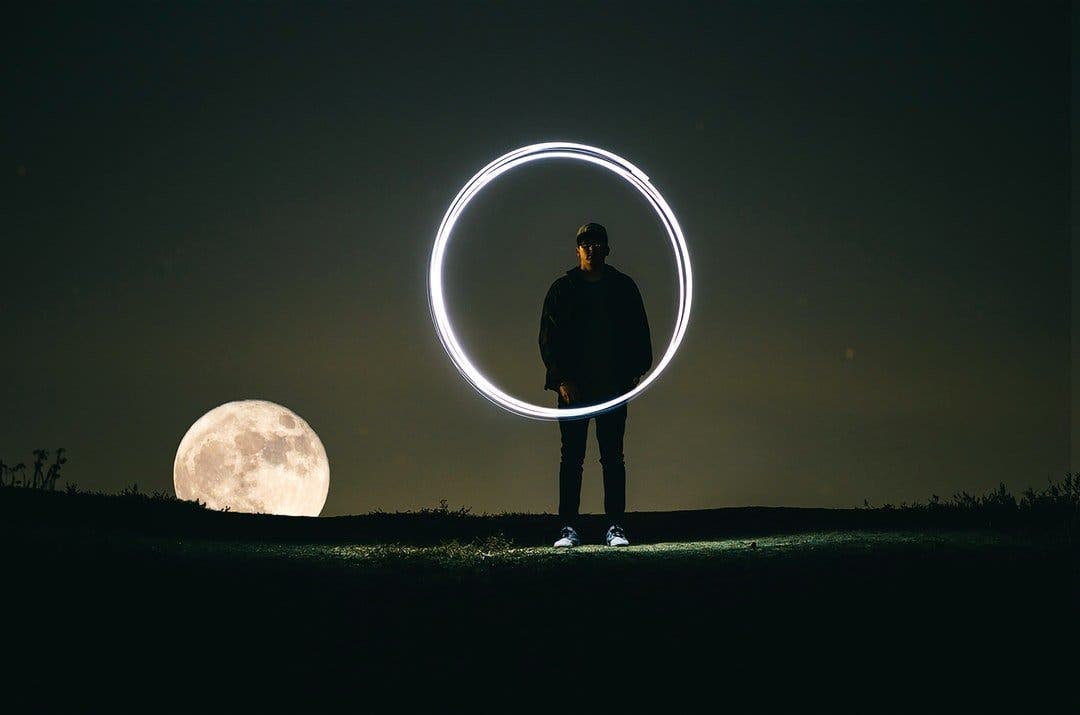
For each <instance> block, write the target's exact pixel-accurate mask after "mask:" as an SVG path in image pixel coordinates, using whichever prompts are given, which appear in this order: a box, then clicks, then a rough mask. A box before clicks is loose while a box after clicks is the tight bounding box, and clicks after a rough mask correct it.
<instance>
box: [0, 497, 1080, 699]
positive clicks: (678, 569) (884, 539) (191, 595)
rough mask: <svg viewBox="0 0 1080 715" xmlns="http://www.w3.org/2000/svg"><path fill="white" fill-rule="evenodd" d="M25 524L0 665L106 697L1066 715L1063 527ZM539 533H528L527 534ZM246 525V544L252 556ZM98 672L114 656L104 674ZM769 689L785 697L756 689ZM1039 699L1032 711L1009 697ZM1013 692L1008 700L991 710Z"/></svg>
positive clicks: (33, 517)
mask: <svg viewBox="0 0 1080 715" xmlns="http://www.w3.org/2000/svg"><path fill="white" fill-rule="evenodd" d="M27 503H29V502H21V503H20V506H19V509H14V508H7V511H4V509H5V507H3V505H0V515H2V516H4V517H5V518H4V520H3V521H2V522H0V539H2V544H3V545H2V546H0V554H2V556H3V562H2V563H3V567H4V575H5V577H6V578H5V580H4V582H5V585H4V586H3V587H2V588H0V593H2V594H3V595H2V596H0V605H2V607H3V612H4V613H7V614H9V619H8V622H7V623H8V624H7V627H6V629H5V632H4V636H5V640H4V642H5V644H6V646H7V649H8V652H9V653H17V654H18V659H19V661H20V662H45V663H49V662H56V661H58V660H62V661H63V663H64V664H65V668H67V669H68V672H78V673H83V674H86V675H93V677H94V678H96V679H97V680H98V681H99V682H101V681H102V680H104V682H108V681H109V679H110V678H113V679H115V678H117V677H120V678H122V679H128V680H138V681H139V682H155V680H156V679H164V680H165V681H168V682H170V683H175V682H177V681H178V680H179V682H188V681H187V680H185V679H186V678H190V679H191V682H193V683H199V682H200V681H202V680H205V678H207V677H211V676H212V677H215V678H222V679H224V680H225V681H227V682H243V683H250V682H251V678H253V677H258V678H260V679H261V680H260V682H262V681H264V680H265V679H266V678H268V677H269V674H270V673H275V674H276V673H278V672H279V670H280V669H281V667H282V665H283V664H285V663H287V664H288V665H289V667H288V668H286V670H288V671H289V675H288V676H284V675H277V676H275V677H287V678H288V679H289V680H288V681H282V682H283V683H284V682H293V681H295V680H297V679H302V680H303V679H304V678H308V679H310V678H311V677H315V678H316V679H317V680H318V681H319V682H321V683H324V684H330V683H332V684H334V685H335V686H338V687H341V686H347V689H352V688H357V689H363V690H365V692H366V691H367V690H375V689H379V688H382V687H387V688H389V687H391V686H390V685H389V684H390V683H394V684H395V685H394V686H393V689H394V692H397V693H402V692H411V690H410V685H411V686H412V687H413V688H416V689H417V690H416V694H417V695H420V694H428V695H430V694H432V691H431V689H432V688H436V687H437V688H439V689H440V690H439V691H438V692H439V693H440V694H441V697H444V699H445V700H444V704H446V705H448V706H449V705H450V704H451V703H453V704H455V705H462V704H467V703H470V702H472V701H473V700H472V699H475V698H476V697H477V696H478V694H479V695H483V694H484V693H489V692H492V691H493V689H495V688H498V689H504V688H516V689H517V692H518V695H516V696H515V697H517V698H518V700H515V701H511V702H515V703H518V704H525V702H531V701H530V700H529V698H532V697H533V696H534V695H535V696H541V695H543V694H544V693H547V694H549V695H550V694H551V693H557V692H562V690H564V689H565V688H567V687H570V685H569V684H568V680H567V679H569V681H572V682H574V683H577V685H574V686H573V687H578V686H584V685H588V684H589V683H591V684H592V685H593V686H599V687H600V689H603V688H604V687H606V686H605V685H604V684H605V683H607V682H608V680H609V679H611V678H613V677H617V678H618V679H619V686H618V688H616V690H617V691H618V692H619V693H621V694H622V695H623V696H626V695H628V694H630V695H632V694H633V692H635V690H634V687H632V686H634V685H635V684H639V685H641V686H644V685H645V684H646V683H649V684H652V685H657V684H668V683H679V684H680V686H679V687H680V688H683V687H689V686H690V685H691V684H693V685H694V686H695V687H698V688H706V689H708V688H709V687H712V686H715V687H716V688H718V689H719V692H733V690H732V689H736V690H738V691H739V692H740V693H741V694H742V695H744V696H745V695H750V696H752V697H754V698H756V699H757V701H758V703H759V704H763V703H768V702H771V701H772V700H773V699H775V698H780V697H782V696H783V695H784V694H785V693H786V694H789V695H790V691H789V690H788V686H787V685H785V683H787V684H790V682H792V681H793V680H794V679H802V680H807V679H808V680H810V681H811V682H812V683H816V684H817V687H819V688H827V689H832V690H835V692H849V693H850V692H852V689H854V688H863V687H871V686H872V687H874V688H876V689H879V690H880V691H881V692H883V693H885V692H888V693H891V694H890V695H889V696H888V697H889V700H888V702H893V701H894V700H896V699H897V698H899V699H900V700H902V701H904V702H909V703H910V702H912V700H911V698H913V697H914V698H915V699H916V700H918V698H919V697H921V695H920V693H922V692H923V691H924V689H929V688H931V687H934V688H937V689H938V690H941V689H945V690H947V691H949V692H951V693H952V695H953V696H954V697H955V698H958V699H957V700H955V702H957V703H959V704H960V705H962V706H967V707H960V708H959V709H961V710H966V709H969V708H970V707H972V706H974V705H975V704H977V703H984V704H985V703H986V702H990V701H992V702H994V703H998V704H1000V703H1001V702H1004V701H1005V700H1007V699H1008V697H1009V693H1010V692H1011V693H1013V694H1016V693H1020V694H1021V698H1022V699H1021V702H1023V703H1026V704H1027V706H1028V707H1027V708H1026V709H1028V710H1030V709H1031V707H1030V706H1032V705H1033V704H1035V703H1036V702H1042V703H1043V704H1046V705H1048V706H1049V705H1050V704H1055V703H1056V704H1058V705H1060V704H1062V703H1071V702H1072V700H1073V699H1074V698H1073V695H1072V692H1073V691H1072V688H1071V686H1068V685H1067V684H1068V683H1070V682H1071V678H1072V676H1074V675H1075V670H1076V667H1075V663H1076V661H1075V658H1074V657H1071V656H1069V655H1066V654H1068V653H1070V652H1071V653H1072V654H1073V655H1075V649H1076V646H1075V643H1076V642H1077V641H1076V640H1075V637H1076V636H1077V635H1078V632H1077V631H1078V627H1077V626H1078V622H1080V619H1078V618H1077V616H1078V615H1080V608H1078V603H1080V600H1078V596H1080V557H1078V556H1080V549H1078V547H1077V544H1076V542H1075V540H1074V539H1073V538H1072V532H1071V531H1070V530H1068V529H1064V528H1057V526H1055V528H1049V529H1031V528H1023V529H1017V528H987V527H985V526H980V527H971V526H962V527H956V526H954V527H951V528H950V527H948V525H946V524H938V525H937V526H935V527H934V528H929V527H926V526H925V525H922V524H918V525H917V527H909V528H902V524H897V523H895V518H894V517H892V516H890V517H889V518H888V519H887V520H885V521H884V522H883V523H886V524H890V525H891V526H890V528H844V529H837V528H817V529H816V528H813V525H814V522H815V518H810V517H811V516H813V515H807V514H801V515H800V514H786V515H785V514H783V513H782V512H783V510H774V511H772V512H763V513H756V512H755V515H754V516H753V518H752V519H750V517H748V516H747V513H746V512H743V511H739V510H731V512H730V514H731V517H732V520H733V521H735V522H738V521H739V519H740V518H742V519H744V521H745V520H748V521H746V522H745V523H743V524H742V525H741V526H740V527H739V529H737V531H738V532H739V533H738V534H737V535H734V536H729V537H726V538H725V537H717V538H710V539H698V540H688V541H682V542H664V541H658V540H653V541H652V542H651V543H645V544H640V545H635V546H632V547H629V548H626V549H608V548H606V547H602V546H596V545H586V546H583V547H579V548H577V549H574V550H572V551H569V552H567V551H561V550H555V549H552V548H550V547H541V546H535V545H522V542H523V541H527V539H520V538H513V537H514V534H513V533H511V536H507V535H506V532H507V531H510V532H513V528H511V527H513V524H514V523H516V522H513V520H510V521H507V520H506V519H505V518H504V519H503V521H500V522H498V524H497V525H498V527H499V528H497V529H496V528H494V526H492V524H488V525H487V526H485V522H483V521H481V522H480V523H479V524H478V523H476V522H471V525H470V526H469V527H468V529H465V530H464V532H465V533H470V534H471V533H475V534H477V536H474V537H473V538H470V539H457V540H455V539H449V540H442V541H441V542H440V543H437V544H426V545H425V544H407V543H378V541H377V540H371V539H368V540H367V543H361V542H352V541H350V540H349V539H347V538H344V537H343V532H342V531H341V529H339V528H337V527H334V528H335V529H336V530H335V531H333V532H332V534H333V535H334V538H329V539H327V540H320V539H312V538H305V537H304V536H303V534H301V533H298V532H295V531H293V532H286V531H282V528H284V527H279V526H276V524H278V523H279V522H277V521H275V520H274V519H273V518H265V519H264V521H262V522H260V521H258V519H259V518H258V517H255V521H251V519H250V518H246V517H245V518H241V519H233V518H234V517H241V515H221V514H214V515H212V519H213V520H217V519H225V520H229V519H233V520H232V521H229V522H228V524H227V529H226V530H225V531H224V532H222V531H220V529H222V528H225V527H220V526H213V528H209V527H207V526H206V525H205V524H203V525H202V526H199V525H198V523H197V522H199V519H202V518H203V516H199V515H196V516H193V517H192V522H191V523H192V524H195V526H193V527H192V528H191V529H189V530H188V531H189V532H190V533H185V529H184V526H183V524H184V520H183V519H182V518H181V519H175V520H173V521H171V522H169V523H168V524H167V526H163V525H162V521H163V520H162V519H158V520H156V525H155V523H154V522H155V520H154V519H143V518H142V517H138V514H142V513H143V512H153V509H154V507H153V506H147V505H142V506H140V505H139V504H134V505H133V506H130V507H125V508H130V509H131V510H133V511H134V515H131V514H129V515H128V516H126V517H122V518H121V517H117V519H116V520H114V521H108V520H102V519H100V518H97V517H96V516H94V515H95V514H96V515H100V513H101V510H97V511H95V512H93V514H91V517H93V518H91V517H87V515H86V514H83V517H85V518H74V517H73V516H72V514H71V513H70V512H69V513H68V515H67V516H66V517H65V518H63V519H58V518H54V517H51V516H50V515H53V514H57V513H62V512H63V511H64V510H63V509H59V510H57V509H53V507H51V506H40V505H48V504H57V503H59V502H57V501H56V500H55V499H53V500H51V501H50V500H38V501H37V502H33V503H34V504H38V505H39V507H34V508H28V507H26V504H27ZM85 503H91V504H92V503H93V502H85ZM65 508H67V507H65ZM169 508H172V507H169ZM140 509H141V510H142V511H140ZM727 511H728V510H718V511H717V513H715V514H713V515H712V517H711V518H712V519H714V520H716V519H721V520H722V519H723V517H724V514H725V512H727ZM820 511H823V512H827V511H828V510H820ZM769 514H772V515H774V516H777V515H779V516H777V519H776V523H778V524H780V525H781V527H782V528H780V529H779V530H778V531H780V532H782V533H776V531H777V530H771V529H769V528H768V520H762V517H763V515H764V516H768V515H769ZM137 517H138V518H137ZM428 517H431V515H427V516H426V517H425V518H428ZM208 518H210V517H208ZM379 518H380V519H383V522H382V523H384V524H392V522H393V521H394V519H395V516H394V515H384V516H383V517H379ZM396 518H397V519H398V520H399V521H402V520H404V521H405V522H409V520H410V519H413V518H414V517H410V516H398V517H396ZM431 518H434V519H436V520H437V521H441V522H445V523H444V524H443V526H440V527H439V528H434V527H432V531H431V532H430V534H445V533H448V532H447V531H446V529H449V530H450V531H451V532H452V528H453V526H454V525H455V524H461V523H462V522H461V520H460V518H459V517H455V516H453V515H451V514H442V515H435V516H434V517H431ZM537 518H538V517H527V516H522V517H520V523H521V524H523V525H524V526H522V527H521V529H522V531H521V532H520V533H523V534H532V533H533V531H532V529H534V528H535V527H536V524H537V523H538V522H537V521H536V520H537ZM693 518H700V519H702V520H703V521H704V520H705V518H704V517H693ZM846 518H847V517H845V516H843V515H837V514H823V515H822V516H821V519H819V520H818V521H821V523H825V524H835V523H836V520H837V519H839V520H840V521H843V520H844V519H846ZM860 518H865V517H860ZM476 519H481V520H483V519H484V517H476ZM493 519H497V518H493ZM164 521H168V519H164ZM319 521H321V520H319ZM541 521H542V522H543V524H544V527H545V529H546V530H549V529H550V528H551V527H552V526H553V524H552V523H551V522H552V517H544V518H542V519H541ZM916 521H917V520H916ZM216 523H217V522H215V524H216ZM222 523H225V522H222ZM310 523H313V524H314V525H315V526H316V527H317V528H326V527H324V526H323V525H322V524H318V523H317V520H312V521H311V522H310ZM233 524H248V525H254V528H252V529H249V530H248V532H249V533H251V534H252V536H253V538H239V537H240V536H242V534H243V533H244V529H240V530H239V531H230V530H231V529H233V526H232V525H233ZM259 524H268V525H269V526H267V527H266V528H265V529H263V530H262V531H260V529H262V527H260V526H259ZM792 524H798V525H800V528H798V529H793V528H792ZM140 525H145V526H146V528H141V527H140ZM413 525H414V526H415V522H413ZM369 527H370V525H368V526H364V527H363V528H360V527H357V526H355V524H354V525H353V526H352V527H350V528H357V529H360V531H364V530H365V529H369ZM489 527H490V528H489ZM289 528H292V527H291V526H290V527H289ZM702 528H703V527H700V525H699V527H695V529H697V532H700V531H701V529H702ZM594 530H595V531H596V532H597V533H596V534H595V536H597V538H598V537H599V534H600V533H602V524H599V523H598V525H596V528H595V529H594ZM725 530H728V531H730V530H731V527H730V525H728V526H725V525H724V524H714V531H716V533H723V532H724V531H725ZM399 531H401V529H400V528H399V527H392V528H390V529H389V531H388V533H398V532H399ZM684 531H685V532H686V533H690V532H694V533H697V532H695V530H694V529H688V530H684ZM364 533H369V532H368V531H365V532H364ZM545 533H546V532H545ZM591 533H592V532H591V531H590V532H589V534H591ZM369 535H370V533H369ZM426 540H430V539H429V538H425V539H421V541H426ZM12 616H17V617H12ZM1061 646H1064V647H1065V650H1064V652H1063V653H1064V654H1063V655H1058V653H1062V648H1061ZM1070 649H1071V651H1070ZM106 651H107V652H108V653H113V654H119V655H111V656H109V657H108V658H106V659H104V660H103V659H102V654H103V653H104V652H106ZM191 654H195V655H191ZM301 673H304V674H306V675H304V676H302V675H301ZM575 673H577V674H588V675H589V677H590V678H592V680H591V681H581V682H578V680H577V679H578V678H579V675H574V674H575ZM632 673H634V674H638V675H634V676H632V675H631V674H632ZM640 674H647V675H645V676H642V675H640ZM642 677H644V679H641V680H639V679H638V678H642ZM762 677H764V678H765V679H766V680H768V681H771V683H772V685H771V686H768V687H764V688H761V689H748V686H746V683H747V682H749V681H748V680H746V679H747V678H752V679H755V680H756V679H758V678H762ZM1031 679H1037V680H1031ZM304 682H310V681H309V680H304ZM1025 682H1028V683H1035V682H1037V687H1027V688H1026V689H1019V690H1017V689H1016V684H1018V683H1019V684H1022V683H1025ZM402 683H404V685H403V684H402ZM1005 683H1011V684H1013V689H1012V690H1008V691H1001V692H999V688H998V686H1001V685H1003V684H1005ZM541 684H542V685H541ZM327 687H329V685H327ZM402 688H404V690H402ZM458 689H460V690H461V692H460V693H458ZM259 692H265V690H260V691H259ZM680 692H681V691H680ZM522 693H530V695H528V697H526V696H525V695H523V694H522ZM455 694H458V695H460V697H458V696H457V695H455ZM522 698H525V700H524V701H523V700H522ZM725 702H726V701H725ZM897 702H899V700H897ZM934 702H937V703H938V704H941V703H943V702H944V701H940V700H937V701H934ZM884 703H885V701H882V702H881V703H875V704H876V705H882V704H884ZM437 709H438V708H437ZM447 709H457V708H456V707H448V708H447ZM879 709H880V708H878V707H870V708H868V710H869V711H878V710H879ZM1037 709H1038V708H1036V710H1037Z"/></svg>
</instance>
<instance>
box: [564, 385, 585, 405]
mask: <svg viewBox="0 0 1080 715" xmlns="http://www.w3.org/2000/svg"><path fill="white" fill-rule="evenodd" d="M580 396H581V394H580V393H579V392H578V388H577V385H576V384H574V383H573V382H564V383H562V384H561V385H559V397H561V398H562V401H563V402H565V403H566V404H568V405H570V404H573V403H575V402H577V401H578V397H580Z"/></svg>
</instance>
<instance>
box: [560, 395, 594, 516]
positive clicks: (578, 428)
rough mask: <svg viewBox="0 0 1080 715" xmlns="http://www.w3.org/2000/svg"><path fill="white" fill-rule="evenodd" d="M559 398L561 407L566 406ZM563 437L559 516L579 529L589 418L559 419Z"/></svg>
mask: <svg viewBox="0 0 1080 715" xmlns="http://www.w3.org/2000/svg"><path fill="white" fill-rule="evenodd" d="M566 406H567V405H564V404H563V403H562V400H561V399H560V400H559V407H560V408H562V407H566ZM559 434H560V436H561V437H562V457H561V459H560V461H559V518H560V521H561V522H562V524H563V526H573V527H574V528H575V529H577V518H578V509H579V507H580V505H581V470H582V467H583V466H584V463H585V440H586V439H587V438H588V435H589V420H588V419H578V420H559Z"/></svg>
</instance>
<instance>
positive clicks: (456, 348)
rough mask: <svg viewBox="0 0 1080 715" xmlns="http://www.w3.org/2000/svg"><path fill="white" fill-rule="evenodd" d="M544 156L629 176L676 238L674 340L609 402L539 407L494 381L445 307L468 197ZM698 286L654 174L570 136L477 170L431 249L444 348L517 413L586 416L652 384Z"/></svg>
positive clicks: (433, 294)
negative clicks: (448, 264) (451, 258)
mask: <svg viewBox="0 0 1080 715" xmlns="http://www.w3.org/2000/svg"><path fill="white" fill-rule="evenodd" d="M541 159H576V160H579V161H586V162H589V163H590V164H596V165H597V166H602V167H604V168H605V169H607V170H609V171H611V172H613V173H615V174H617V175H618V176H620V177H622V178H623V179H625V180H626V181H627V182H628V183H629V184H630V185H631V186H633V187H634V188H635V189H637V190H638V191H639V192H640V193H641V195H642V196H644V197H645V198H646V200H648V202H649V204H650V205H651V206H652V207H653V209H654V210H655V211H656V213H657V215H658V216H659V217H660V220H661V222H662V223H663V225H664V229H665V230H666V231H667V234H668V238H669V239H670V240H671V246H672V248H673V249H674V251H675V268H676V271H677V272H678V278H679V313H678V317H677V318H676V321H675V330H674V332H673V333H672V336H671V343H670V344H669V345H668V348H667V351H665V352H664V355H663V357H662V358H660V361H659V362H658V363H657V364H656V367H655V368H654V369H653V370H652V372H650V373H649V374H648V375H647V376H646V377H645V378H644V379H643V380H642V381H641V382H640V383H638V384H637V386H635V387H634V389H632V390H630V391H629V392H627V393H625V394H623V395H620V396H618V397H616V398H613V399H611V400H608V401H607V402H602V403H599V404H596V405H590V406H588V407H574V408H566V409H556V408H554V407H539V406H537V405H533V404H530V403H528V402H525V401H523V400H519V399H517V398H516V397H513V396H511V395H508V394H506V393H505V392H503V391H502V390H500V389H499V388H498V387H496V386H495V385H494V384H492V382H491V381H490V380H488V379H487V377H485V376H484V375H483V373H481V372H480V371H479V370H478V369H477V368H476V366H475V365H473V363H472V361H471V360H469V358H468V356H467V355H466V354H465V351H464V350H463V349H462V347H461V344H460V343H459V342H458V339H457V335H455V334H454V328H453V326H452V325H451V324H450V318H449V316H448V315H447V312H446V300H445V298H444V297H443V275H442V269H443V258H444V256H445V254H446V247H447V245H448V244H449V242H450V234H451V233H452V232H453V230H454V225H455V224H456V223H457V221H458V219H459V218H460V217H461V214H462V212H463V211H465V207H466V206H468V205H469V202H470V201H472V200H473V199H474V198H475V197H476V195H477V194H478V193H480V191H481V190H483V188H484V187H485V186H487V185H488V184H490V183H491V182H492V181H494V180H495V179H496V178H498V177H499V176H501V175H503V174H505V173H506V172H508V171H510V170H511V169H513V168H516V167H518V166H522V165H524V164H527V163H529V162H532V161H539V160H541ZM693 292H694V281H693V277H692V274H691V271H690V254H689V252H688V251H687V248H686V240H685V239H684V238H683V232H682V228H681V227H680V226H679V221H678V219H676V218H675V214H674V213H673V212H672V210H671V207H670V206H668V204H667V201H665V200H664V197H663V196H661V195H660V192H659V191H657V190H656V188H655V187H653V185H652V184H651V183H649V177H648V176H646V175H645V172H643V171H641V169H639V168H637V167H636V166H634V165H633V164H631V163H630V162H628V161H627V160H626V159H623V158H622V157H620V156H616V155H615V154H612V153H611V152H608V151H604V150H603V149H597V148H596V147H592V146H586V145H584V144H571V143H567V142H545V143H543V144H532V145H530V146H526V147H522V148H520V149H515V150H514V151H512V152H509V153H507V154H503V155H502V156H500V157H499V158H498V159H496V160H495V161H493V162H491V163H490V164H488V165H487V166H485V167H484V168H483V169H481V170H480V171H479V172H477V173H476V175H475V176H473V177H472V178H471V179H470V180H469V181H468V183H466V184H465V186H464V187H462V189H461V191H459V192H458V194H457V196H456V197H454V200H453V201H452V202H451V204H450V207H449V208H448V209H447V210H446V214H445V215H444V216H443V220H442V223H441V224H440V225H439V231H438V233H436V234H435V245H434V247H433V248H432V250H431V263H430V265H429V267H428V304H429V308H430V309H431V318H432V320H433V321H434V322H435V329H436V331H437V332H438V334H439V340H441V341H442V344H443V348H445V349H446V353H447V354H448V355H449V356H450V360H451V361H453V363H454V366H455V367H456V368H457V369H458V371H460V372H461V374H462V376H464V377H465V379H466V380H468V382H469V384H471V385H472V386H473V387H474V388H475V389H476V390H477V391H478V392H479V393H480V394H481V395H483V396H484V397H486V398H487V399H488V400H491V401H492V402H494V403H495V404H496V405H498V406H499V407H502V408H503V409H505V410H509V411H510V412H513V413H515V414H519V415H522V416H523V417H531V418H533V419H541V420H557V419H567V418H581V417H588V416H590V415H596V414H600V413H602V412H606V411H607V410H611V409H614V408H616V407H618V406H619V405H621V404H623V403H625V402H628V401H630V400H632V399H634V398H635V397H637V396H638V395H640V394H641V393H642V392H644V391H645V390H646V389H647V388H648V387H649V385H651V384H652V383H653V381H655V380H656V378H657V377H659V376H660V373H661V372H663V371H664V368H666V367H667V365H668V363H670V362H671V360H672V358H673V357H675V352H676V351H677V350H678V349H679V344H680V343H682V339H683V336H684V335H685V334H686V326H687V323H688V322H689V319H690V304H691V301H692V299H693Z"/></svg>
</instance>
